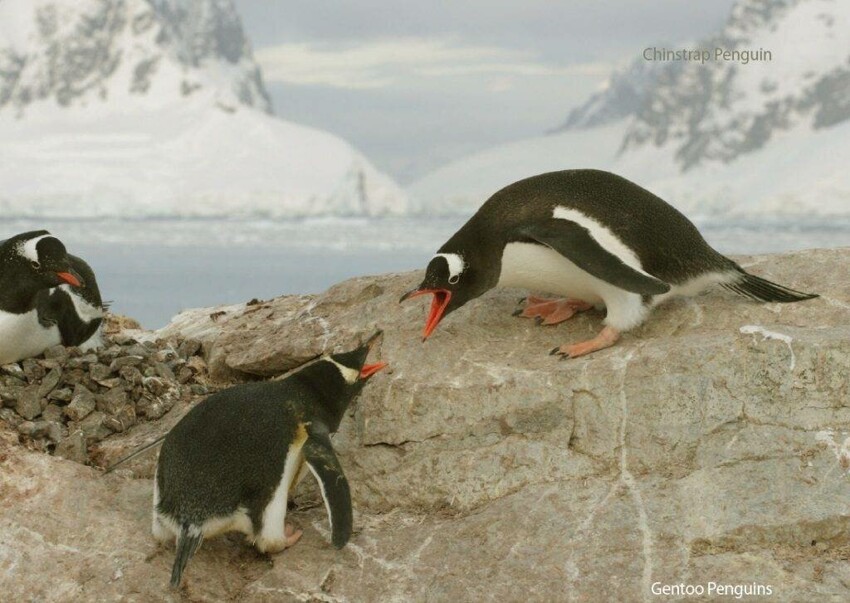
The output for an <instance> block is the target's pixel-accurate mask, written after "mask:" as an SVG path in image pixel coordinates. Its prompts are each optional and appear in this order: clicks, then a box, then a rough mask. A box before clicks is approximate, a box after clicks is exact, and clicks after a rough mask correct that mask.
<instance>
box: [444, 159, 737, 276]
mask: <svg viewBox="0 0 850 603" xmlns="http://www.w3.org/2000/svg"><path fill="white" fill-rule="evenodd" d="M558 206H561V207H566V208H570V209H575V210H578V211H579V212H581V213H582V214H585V215H586V216H588V217H590V218H593V219H594V220H596V221H597V222H600V223H601V224H603V225H604V226H605V227H607V228H608V229H609V230H611V231H612V232H613V233H614V234H615V235H617V237H619V239H620V240H621V241H623V243H624V244H625V245H626V246H627V247H629V248H630V249H632V250H633V251H634V252H635V254H636V255H637V256H638V259H639V260H640V261H641V264H642V266H643V269H644V270H646V271H647V272H649V273H650V274H652V275H654V276H656V277H657V278H660V279H661V280H663V281H666V282H669V283H680V282H683V281H685V280H687V279H689V278H691V277H694V276H697V275H699V274H703V273H705V272H711V271H716V270H730V269H734V266H735V265H734V263H733V262H731V260H728V259H727V258H725V257H724V256H722V255H721V254H719V253H718V252H716V251H715V250H714V249H712V248H711V247H710V246H709V245H708V243H707V242H706V241H705V239H704V238H703V237H702V235H701V234H700V233H699V231H698V230H697V228H696V226H694V225H693V223H692V222H691V221H690V220H688V219H687V218H686V217H685V216H684V215H683V214H682V213H681V212H679V211H678V210H677V209H676V208H674V207H673V206H672V205H670V204H669V203H667V202H666V201H664V200H663V199H661V198H660V197H658V196H656V195H654V194H652V193H651V192H649V191H648V190H646V189H644V188H642V187H640V186H638V185H637V184H635V183H633V182H631V181H629V180H626V179H625V178H623V177H621V176H617V175H616V174H612V173H610V172H605V171H601V170H585V169H582V170H564V171H559V172H549V173H546V174H540V175H538V176H532V177H531V178H526V179H524V180H520V181H518V182H515V183H513V184H510V185H508V186H506V187H505V188H503V189H501V190H500V191H498V192H496V193H495V194H494V195H493V196H492V197H490V198H489V199H488V200H487V201H486V202H485V203H484V205H482V206H481V208H480V209H479V210H478V212H477V213H476V214H475V215H474V216H473V217H472V218H471V219H470V220H469V222H467V224H466V225H465V226H464V227H463V228H461V230H459V231H458V232H457V233H456V234H455V236H454V237H452V239H450V240H449V242H447V243H446V245H444V249H455V248H463V247H464V244H463V243H462V241H463V239H468V238H470V237H471V238H473V239H477V240H479V241H482V240H487V239H492V238H493V237H498V236H500V235H501V236H502V237H503V239H502V240H501V241H499V242H500V244H502V245H504V244H506V243H508V242H511V241H515V240H522V237H521V236H519V235H518V234H517V230H518V229H519V228H521V227H523V226H526V225H528V224H531V223H534V222H538V221H541V220H545V219H549V218H552V212H553V211H554V209H555V208H556V207H558Z"/></svg>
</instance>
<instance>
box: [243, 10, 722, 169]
mask: <svg viewBox="0 0 850 603" xmlns="http://www.w3.org/2000/svg"><path fill="white" fill-rule="evenodd" d="M733 2H734V0H713V1H711V2H707V1H703V2H694V1H692V0H619V1H614V0H596V1H588V0H559V1H553V0H548V1H547V0H521V1H520V0H518V1H507V0H456V1H447V2H436V1H433V0H432V1H430V2H429V1H427V0H426V1H422V0H419V1H418V2H407V1H401V0H358V1H357V2H340V1H326V0H312V1H310V2H292V1H289V0H236V5H237V7H238V8H239V10H240V12H241V14H242V18H243V21H244V24H245V28H246V30H247V33H248V35H249V37H250V38H251V40H252V42H253V45H254V51H255V54H256V57H257V59H258V61H259V62H260V65H261V67H262V68H263V73H264V76H265V79H266V84H267V86H268V88H269V92H270V93H271V95H272V98H273V101H274V105H275V112H276V113H277V114H278V115H280V116H281V117H284V118H286V119H291V120H293V121H296V122H299V123H302V124H306V125H311V126H315V127H318V128H322V129H324V130H329V131H331V132H333V133H335V134H338V135H340V136H342V137H344V138H346V139H347V140H349V141H350V142H351V143H353V144H354V145H355V146H356V147H357V148H359V149H360V150H362V151H363V152H364V153H365V154H366V155H367V156H368V157H369V158H370V159H371V160H372V161H373V162H374V163H375V164H376V165H377V166H378V167H379V168H380V169H383V170H385V171H387V172H388V173H390V174H391V175H392V176H394V177H395V178H396V179H397V180H398V181H399V182H400V183H402V184H407V183H409V182H410V181H411V180H413V179H415V178H416V177H418V176H421V175H424V174H425V173H427V172H428V171H430V170H432V169H434V168H436V167H439V165H441V164H443V163H445V162H447V161H450V160H452V159H456V158H458V157H461V156H463V155H466V154H468V153H471V152H475V151H478V150H481V149H484V148H487V147H490V146H493V145H495V144H498V143H501V142H506V141H511V140H516V139H519V138H526V137H528V136H534V135H537V134H540V133H542V132H544V131H546V130H548V129H550V128H553V127H555V126H557V125H559V124H560V123H561V122H563V121H564V119H565V118H566V116H567V113H569V110H570V108H572V107H573V106H575V105H576V104H579V103H581V102H582V101H583V100H584V99H585V98H587V96H588V95H589V94H591V93H592V92H593V91H594V90H596V89H597V88H598V87H599V86H600V85H601V84H602V83H603V82H604V81H605V78H606V76H607V75H608V74H609V73H610V72H611V70H612V69H613V68H615V67H617V66H619V65H621V64H623V63H625V62H628V61H630V60H632V59H633V58H634V57H636V56H639V54H640V52H641V51H642V50H643V48H645V47H647V46H651V45H656V44H673V43H676V42H684V41H688V40H694V39H697V38H699V37H702V36H704V35H706V34H710V33H712V32H714V31H715V30H717V29H718V28H719V27H720V26H721V25H722V24H723V21H724V20H725V18H726V16H727V15H728V13H729V10H730V7H731V6H732V4H733Z"/></svg>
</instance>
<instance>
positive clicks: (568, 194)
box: [400, 170, 817, 358]
mask: <svg viewBox="0 0 850 603" xmlns="http://www.w3.org/2000/svg"><path fill="white" fill-rule="evenodd" d="M713 284H719V285H722V286H724V287H726V288H727V289H730V290H732V291H734V292H735V293H738V294H741V295H744V296H746V297H749V298H751V299H754V300H756V301H762V302H796V301H801V300H805V299H811V298H813V297H817V295H815V294H810V293H802V292H800V291H795V290H793V289H789V288H787V287H783V286H782V285H777V284H776V283H771V282H770V281H767V280H764V279H762V278H759V277H757V276H754V275H752V274H749V273H747V272H745V271H744V269H743V268H741V267H740V266H739V265H738V264H736V263H735V262H733V261H732V260H730V259H729V258H726V257H724V256H723V255H721V254H719V253H718V252H717V251H715V250H714V249H712V248H711V247H710V246H709V245H708V243H706V241H705V239H703V238H702V236H701V235H700V233H699V231H697V229H696V227H695V226H694V225H693V224H692V223H691V222H690V220H688V219H687V218H686V217H685V216H683V215H682V214H681V213H680V212H679V211H677V210H676V209H675V208H674V207H673V206H671V205H670V204H668V203H667V202H665V201H664V200H662V199H660V198H659V197H657V196H655V195H654V194H652V193H651V192H649V191H647V190H646V189H643V188H641V187H640V186H638V185H637V184H634V183H633V182H630V181H628V180H626V179H625V178H622V177H620V176H617V175H615V174H611V173H609V172H604V171H600V170H565V171H560V172H550V173H547V174H540V175H538V176H533V177H531V178H527V179H525V180H520V181H519V182H515V183H513V184H511V185H509V186H507V187H505V188H503V189H502V190H500V191H498V192H497V193H496V194H494V195H493V196H492V197H490V198H489V199H488V200H487V201H486V202H485V203H484V205H483V206H481V208H480V209H479V210H478V212H477V213H476V214H475V215H474V216H472V218H471V219H470V220H469V221H468V222H467V223H466V224H465V225H464V226H463V227H461V229H460V230H459V231H457V232H456V233H455V234H454V235H453V236H452V237H451V238H450V239H449V240H448V241H447V242H446V243H445V244H444V245H443V246H442V247H440V249H439V252H438V253H437V254H436V255H435V256H434V257H433V258H432V259H431V261H430V263H429V264H428V268H427V270H426V273H425V278H424V280H423V281H422V283H421V284H420V285H419V287H417V288H416V289H414V290H412V291H409V292H408V293H406V294H405V295H404V296H402V298H401V300H400V301H405V300H406V299H410V298H412V297H416V296H417V295H424V294H426V293H430V294H432V295H433V296H434V298H433V300H432V304H431V311H430V314H429V316H428V320H427V322H426V323H425V329H424V332H423V338H424V339H427V338H428V336H430V335H431V333H432V332H433V331H434V329H435V328H436V327H437V325H438V324H439V322H440V320H442V319H443V318H444V317H445V316H446V315H447V314H449V313H450V312H452V311H454V310H456V309H458V308H460V307H461V306H463V305H464V304H465V303H466V302H468V301H470V300H472V299H475V298H476V297H478V296H480V295H481V294H483V293H484V292H486V291H488V290H490V289H492V288H493V287H521V288H525V289H531V290H535V291H545V292H548V293H554V294H556V295H562V296H568V297H567V298H566V299H543V298H535V297H528V298H527V299H526V307H525V309H524V310H521V311H517V312H515V314H521V315H522V316H526V317H532V318H537V319H538V321H542V322H544V323H546V324H556V323H558V322H561V321H564V320H566V319H568V318H570V317H571V316H573V315H574V314H575V313H576V312H579V311H582V310H586V309H589V308H590V307H593V306H598V307H601V306H604V307H605V308H606V311H607V314H606V317H605V320H604V324H605V328H604V329H602V331H601V333H599V335H597V336H596V337H594V338H593V339H591V340H589V341H584V342H581V343H575V344H572V345H562V346H560V347H558V348H555V349H554V350H552V352H551V353H552V354H561V355H562V356H563V357H565V358H566V357H576V356H582V355H584V354H589V353H590V352H594V351H596V350H600V349H602V348H606V347H609V346H611V345H613V344H614V342H616V341H617V339H618V338H619V337H620V333H622V332H624V331H628V330H629V329H632V328H634V327H636V326H638V325H640V324H641V323H642V322H643V321H644V320H645V319H646V317H647V315H648V314H649V312H650V310H651V309H652V308H654V307H655V306H657V305H658V304H659V303H661V302H663V301H665V300H667V299H669V298H671V297H673V296H676V295H695V294H697V293H699V292H700V291H702V290H704V289H705V288H706V287H708V286H709V285H713Z"/></svg>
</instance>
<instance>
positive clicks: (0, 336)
mask: <svg viewBox="0 0 850 603" xmlns="http://www.w3.org/2000/svg"><path fill="white" fill-rule="evenodd" d="M60 343H62V337H61V336H60V335H59V328H58V327H57V326H55V325H53V326H50V327H44V326H43V325H42V324H41V323H39V322H38V313H37V312H36V311H35V310H31V311H29V312H27V313H26V314H11V313H9V312H3V311H0V364H8V363H10V362H17V361H19V360H23V359H24V358H32V357H33V356H38V355H39V354H41V353H42V352H43V351H44V350H46V349H47V348H49V347H52V346H54V345H59V344H60Z"/></svg>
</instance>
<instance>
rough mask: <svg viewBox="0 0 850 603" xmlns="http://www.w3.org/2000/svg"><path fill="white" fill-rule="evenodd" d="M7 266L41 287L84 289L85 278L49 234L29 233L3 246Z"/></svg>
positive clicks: (12, 239) (59, 244)
mask: <svg viewBox="0 0 850 603" xmlns="http://www.w3.org/2000/svg"><path fill="white" fill-rule="evenodd" d="M3 256H4V257H3V258H2V260H3V262H4V263H7V265H9V266H10V267H14V268H16V269H17V272H18V273H19V274H22V275H23V274H26V275H29V277H30V278H34V279H35V281H36V282H37V284H38V285H40V286H41V287H56V286H58V285H64V284H68V285H72V286H74V287H84V286H85V283H84V281H83V278H82V277H81V276H80V275H79V274H78V273H77V272H76V271H75V270H74V269H73V268H71V260H70V259H69V258H68V252H67V251H66V250H65V245H63V244H62V241H60V240H59V239H57V238H56V237H54V236H52V235H51V234H50V233H49V232H47V231H46V230H36V231H33V232H25V233H22V234H19V235H16V236H14V237H12V238H11V239H8V240H7V241H5V242H4V243H3Z"/></svg>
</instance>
